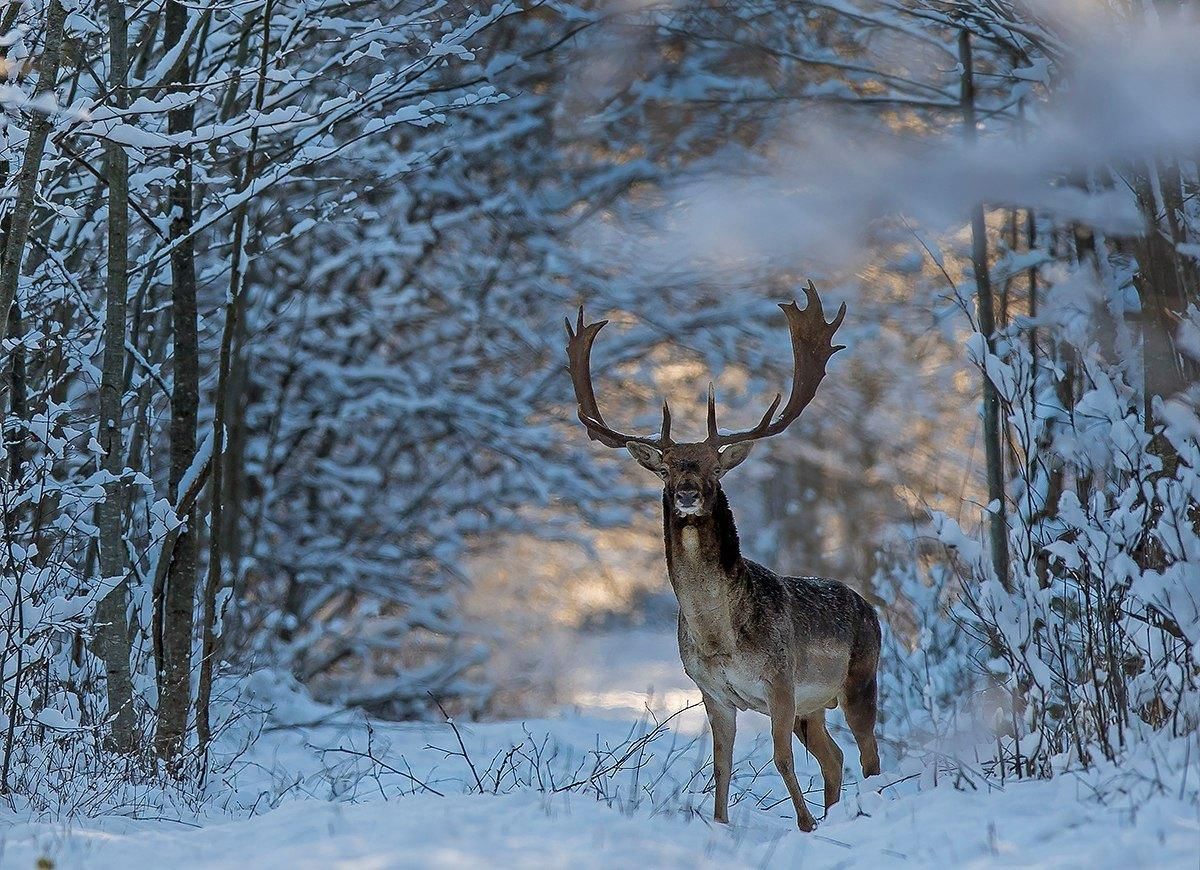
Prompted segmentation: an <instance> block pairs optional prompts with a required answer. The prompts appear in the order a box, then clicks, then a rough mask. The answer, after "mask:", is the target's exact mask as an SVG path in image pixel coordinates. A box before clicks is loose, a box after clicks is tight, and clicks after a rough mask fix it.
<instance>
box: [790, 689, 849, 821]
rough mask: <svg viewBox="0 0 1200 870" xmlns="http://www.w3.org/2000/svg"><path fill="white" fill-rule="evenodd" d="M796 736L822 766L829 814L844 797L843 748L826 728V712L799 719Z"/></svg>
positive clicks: (826, 805) (826, 808)
mask: <svg viewBox="0 0 1200 870" xmlns="http://www.w3.org/2000/svg"><path fill="white" fill-rule="evenodd" d="M796 736H797V737H799V738H800V742H801V743H803V744H804V748H805V749H807V750H808V751H809V752H811V753H812V756H813V758H815V759H816V760H817V763H818V764H820V765H821V778H822V779H824V780H825V812H826V813H828V812H829V808H830V807H831V806H833V805H834V804H836V803H837V802H838V799H839V798H841V796H842V761H843V757H842V749H841V747H840V746H838V745H837V743H835V742H834V740H833V738H832V737H831V736H829V729H827V728H826V727H825V711H824V710H821V711H820V712H818V713H813V714H811V715H808V716H803V717H800V718H797V719H796Z"/></svg>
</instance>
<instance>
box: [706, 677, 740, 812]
mask: <svg viewBox="0 0 1200 870" xmlns="http://www.w3.org/2000/svg"><path fill="white" fill-rule="evenodd" d="M701 697H703V698H704V709H705V711H707V713H708V724H709V726H710V727H711V728H712V739H713V778H714V779H715V780H716V784H717V787H716V797H715V799H714V801H713V820H714V821H717V822H723V823H725V824H729V779H730V777H731V776H732V775H733V739H734V735H735V734H736V732H737V710H735V709H734V708H733V707H730V706H727V705H725V704H722V703H720V702H719V701H716V700H714V699H713V698H710V697H709V696H708V695H707V694H704V693H701Z"/></svg>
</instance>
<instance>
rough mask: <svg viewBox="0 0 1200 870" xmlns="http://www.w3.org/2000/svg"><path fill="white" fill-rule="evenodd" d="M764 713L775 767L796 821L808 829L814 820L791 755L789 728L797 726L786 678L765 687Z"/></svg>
mask: <svg viewBox="0 0 1200 870" xmlns="http://www.w3.org/2000/svg"><path fill="white" fill-rule="evenodd" d="M767 712H768V713H769V715H770V717H771V744H772V748H773V749H774V751H775V768H776V769H777V770H778V771H779V775H780V776H782V777H783V782H784V784H785V785H786V786H787V790H788V794H790V795H791V797H792V805H793V806H795V808H796V824H797V825H799V826H800V830H802V831H811V830H812V829H813V828H815V827H816V824H817V823H816V821H815V820H814V819H813V817H812V813H810V812H809V811H808V806H807V805H806V804H805V803H804V792H803V791H801V790H800V783H799V782H797V781H796V763H795V759H794V758H793V756H792V729H793V728H795V726H796V698H795V694H794V690H793V689H792V686H791V684H790V683H789V682H787V681H786V680H785V679H779V680H777V681H776V682H775V683H774V684H773V685H770V686H768V689H767Z"/></svg>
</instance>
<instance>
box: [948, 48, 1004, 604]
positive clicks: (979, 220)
mask: <svg viewBox="0 0 1200 870" xmlns="http://www.w3.org/2000/svg"><path fill="white" fill-rule="evenodd" d="M958 58H959V64H960V66H961V67H962V90H961V100H962V112H963V134H964V136H965V138H966V140H967V142H968V143H973V142H974V141H975V82H974V78H973V76H974V70H973V68H972V62H971V34H970V33H969V32H968V31H966V30H964V31H962V32H961V33H960V34H959V37H958ZM971 265H972V268H973V270H974V272H975V290H976V308H977V312H978V314H977V316H978V318H979V331H980V333H981V334H982V335H983V338H984V342H985V343H986V347H987V352H988V353H989V354H994V353H995V352H996V347H995V333H996V315H995V300H994V299H993V298H992V279H991V275H990V274H989V273H988V253H987V222H986V221H985V220H984V211H983V203H979V204H977V205H976V206H975V207H974V208H973V209H972V210H971ZM1002 431H1003V430H1002V427H1001V425H1000V395H999V393H997V391H996V385H995V384H993V383H992V380H991V378H989V377H988V376H987V372H986V371H985V372H984V374H983V446H984V460H985V464H986V466H987V492H988V502H989V504H988V510H987V514H988V539H989V542H990V544H991V551H992V568H993V569H994V571H995V573H996V579H997V580H999V581H1000V583H1001V584H1002V585H1003V586H1004V588H1005V589H1009V588H1010V586H1009V582H1010V581H1009V576H1008V517H1007V515H1006V513H1005V510H1006V508H1005V503H1004V444H1003V443H1002V437H1001V435H1002ZM993 506H994V509H993Z"/></svg>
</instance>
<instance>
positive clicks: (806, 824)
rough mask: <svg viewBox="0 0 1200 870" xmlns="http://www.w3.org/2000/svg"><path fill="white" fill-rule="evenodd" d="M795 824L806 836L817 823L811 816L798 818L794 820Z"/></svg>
mask: <svg viewBox="0 0 1200 870" xmlns="http://www.w3.org/2000/svg"><path fill="white" fill-rule="evenodd" d="M796 824H797V825H799V826H800V830H802V831H803V832H804V833H806V834H807V833H810V832H811V831H812V829H813V828H815V827H816V826H817V823H816V821H815V820H814V819H813V817H812V816H798V817H797V818H796Z"/></svg>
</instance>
